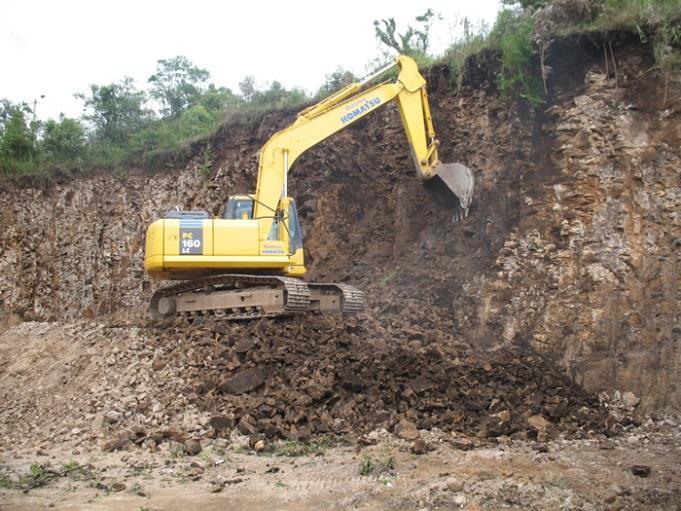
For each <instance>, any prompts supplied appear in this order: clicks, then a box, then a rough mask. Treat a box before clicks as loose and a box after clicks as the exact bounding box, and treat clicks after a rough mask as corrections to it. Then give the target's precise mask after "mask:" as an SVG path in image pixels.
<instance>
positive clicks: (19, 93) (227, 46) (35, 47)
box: [0, 0, 498, 119]
mask: <svg viewBox="0 0 681 511" xmlns="http://www.w3.org/2000/svg"><path fill="white" fill-rule="evenodd" d="M428 8H432V9H433V11H434V12H435V13H438V14H440V15H441V16H442V18H443V19H442V20H441V21H438V22H436V24H435V25H434V26H433V35H432V38H433V44H432V48H433V50H434V52H435V53H438V52H441V51H443V50H444V48H446V47H447V45H448V44H449V43H451V41H452V40H453V39H454V38H455V37H456V34H458V33H460V22H461V20H462V19H463V17H467V18H469V19H470V20H473V21H474V22H475V23H478V22H479V21H481V20H484V21H486V22H487V23H488V24H491V23H492V22H493V20H494V18H495V15H496V12H497V10H498V0H476V1H474V2H471V1H468V0H448V1H447V0H414V1H412V2H404V1H402V2H400V1H396V0H387V1H386V0H364V1H357V0H343V1H341V2H330V1H322V0H316V1H308V0H301V1H295V0H287V1H285V0H279V1H259V0H250V1H242V2H228V1H222V2H220V1H217V0H214V1H209V0H192V1H183V2H180V1H176V0H166V1H156V0H136V1H131V0H116V1H114V2H112V1H107V2H104V1H101V0H87V1H86V0H60V1H50V0H42V1H40V0H5V1H4V2H3V7H2V11H3V18H4V19H3V22H2V24H1V25H0V62H2V74H1V75H0V98H7V99H10V100H11V101H15V102H18V101H25V102H27V103H29V104H31V105H32V104H33V102H34V101H37V102H36V111H37V116H38V118H41V119H46V118H50V117H51V118H57V117H58V116H59V114H60V113H64V114H65V115H66V116H68V117H79V116H80V115H81V114H82V108H83V107H82V101H79V100H77V99H75V98H74V97H73V95H74V94H75V93H77V92H87V91H88V89H89V86H90V84H99V85H104V84H108V83H111V82H114V81H118V80H120V79H121V78H123V77H124V76H130V77H132V78H133V79H135V82H136V85H137V87H139V88H146V87H147V79H148V77H149V76H150V75H151V74H152V73H153V72H154V70H155V67H156V61H157V60H158V59H162V58H169V57H173V56H176V55H184V56H186V57H187V58H188V59H189V60H190V61H192V62H193V63H194V64H196V65H197V66H199V67H202V68H205V69H207V70H208V71H210V73H211V80H210V81H211V82H213V83H215V84H216V85H218V86H226V87H229V88H231V89H232V90H233V91H235V92H236V91H238V83H239V82H240V81H241V80H242V79H243V78H244V77H245V76H247V75H252V76H254V77H255V78H256V83H257V84H258V85H259V86H260V87H265V86H267V85H268V84H269V83H270V82H272V81H273V80H278V81H280V82H281V83H282V84H283V85H284V86H285V87H287V88H289V87H294V86H300V87H303V88H304V89H306V90H307V91H308V92H316V90H317V89H318V88H319V86H320V85H322V84H323V83H324V80H325V76H326V75H327V74H330V73H332V72H333V71H335V70H336V69H337V68H338V67H339V66H340V67H341V68H343V69H349V70H351V71H353V72H354V73H355V74H357V75H364V74H366V72H367V71H368V69H367V65H368V64H369V63H370V62H371V61H372V60H375V59H376V58H377V57H379V56H380V55H381V50H380V45H379V44H378V43H377V41H376V38H375V36H374V27H373V21H374V20H375V19H380V18H387V17H394V18H395V19H396V21H397V24H398V31H399V27H405V26H406V25H407V24H408V23H414V18H415V17H416V16H418V15H420V14H423V13H424V12H425V11H426V10H427V9H428ZM41 96H44V98H41Z"/></svg>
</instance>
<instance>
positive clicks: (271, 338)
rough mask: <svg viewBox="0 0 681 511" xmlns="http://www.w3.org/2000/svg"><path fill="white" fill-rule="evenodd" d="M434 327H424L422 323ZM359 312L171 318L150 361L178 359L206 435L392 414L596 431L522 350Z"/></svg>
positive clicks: (576, 394) (593, 413) (385, 423)
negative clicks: (182, 321) (391, 328)
mask: <svg viewBox="0 0 681 511" xmlns="http://www.w3.org/2000/svg"><path fill="white" fill-rule="evenodd" d="M432 326H434V325H432ZM381 330H382V327H381V325H380V324H378V323H377V322H374V321H369V320H365V321H362V320H355V321H349V322H346V323H345V324H341V323H337V322H336V321H334V320H333V319H329V318H312V319H310V318H308V319H305V320H294V321H281V320H280V321H263V322H261V323H256V324H242V325H236V326H232V325H227V326H225V325H223V324H214V323H211V322H209V323H208V324H206V325H202V326H198V327H192V328H190V329H186V328H175V329H173V330H171V331H169V332H164V333H162V334H160V335H158V336H154V337H152V338H151V339H150V340H151V341H152V342H154V343H157V347H158V348H159V351H160V352H159V353H157V358H156V359H155V362H154V363H155V364H156V366H157V367H160V366H164V367H165V366H168V365H172V366H182V367H184V368H185V369H184V376H185V379H186V381H187V385H186V386H185V388H184V389H183V393H184V395H185V396H186V397H187V399H188V400H189V402H191V403H194V404H195V405H196V407H197V408H198V409H200V410H204V411H208V412H209V413H210V414H211V415H212V418H211V420H210V425H211V426H212V429H213V434H216V435H228V434H229V433H230V432H231V430H232V429H235V428H236V429H237V430H238V431H240V432H241V433H243V434H247V435H256V434H262V435H265V436H266V437H270V438H271V437H293V438H299V439H308V438H309V437H310V435H312V434H322V433H349V432H351V431H360V432H361V431H366V430H371V429H374V428H378V427H387V428H389V429H393V428H395V426H396V425H398V424H399V423H400V421H407V422H409V423H412V424H413V425H414V426H415V427H416V428H419V429H423V428H427V429H430V428H433V427H437V428H440V429H442V430H444V431H460V432H465V433H467V434H474V435H477V436H479V437H483V438H486V437H497V436H500V435H514V436H516V437H519V438H528V437H530V438H537V437H539V438H541V439H547V438H549V437H550V436H551V435H552V434H555V433H557V432H558V431H563V432H565V433H567V434H569V435H584V434H586V433H587V432H588V431H590V430H596V431H604V430H607V429H608V427H609V425H608V424H607V421H606V417H607V414H606V413H605V412H604V410H602V409H600V408H599V406H598V401H597V400H596V399H594V398H593V397H591V396H589V395H588V394H586V393H585V392H584V391H583V390H582V389H580V388H579V387H577V386H576V385H574V384H572V383H570V381H569V380H568V379H567V378H566V377H565V376H564V375H563V374H561V372H560V371H558V370H557V369H556V368H555V367H553V366H552V365H551V364H550V363H548V362H547V361H545V360H543V359H541V358H539V357H537V356H536V355H533V354H531V353H523V352H522V351H521V350H519V349H502V350H498V351H496V352H493V353H484V354H481V353H476V352H474V351H472V350H471V349H470V348H469V347H468V346H466V345H463V344H457V343H456V342H451V341H449V342H447V343H443V342H438V339H437V337H438V335H437V334H436V333H435V332H438V331H439V330H436V329H434V328H431V324H430V322H429V321H427V320H426V321H424V323H423V324H421V325H419V326H415V325H414V324H413V323H412V326H411V327H407V328H403V329H401V330H400V331H401V332H402V337H403V338H402V339H395V338H393V337H392V336H391V335H385V334H384V333H383V332H381Z"/></svg>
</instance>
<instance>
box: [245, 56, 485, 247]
mask: <svg viewBox="0 0 681 511" xmlns="http://www.w3.org/2000/svg"><path fill="white" fill-rule="evenodd" d="M395 65H396V66H398V67H399V69H400V73H399V76H398V77H397V80H396V81H395V82H394V83H389V82H384V83H381V84H379V85H376V86H374V87H371V88H369V89H367V90H365V91H361V92H360V90H361V89H362V86H363V85H364V83H366V81H367V80H365V81H364V82H357V83H352V84H350V85H348V86H347V87H345V88H343V89H341V90H340V91H338V92H337V93H335V94H333V95H332V96H330V97H328V98H326V99H325V100H323V101H321V102H320V103H318V104H316V105H314V106H312V107H309V108H307V109H306V110H303V111H302V112H301V113H299V114H298V118H297V119H296V121H295V122H294V123H293V124H292V125H291V126H289V127H288V128H285V129H283V130H281V131H279V132H278V133H275V134H274V135H273V136H272V137H271V138H270V139H269V140H268V141H267V143H266V144H265V145H264V146H263V148H262V149H261V151H260V163H259V168H258V183H257V187H256V192H255V209H254V214H253V218H255V219H259V221H260V222H261V224H260V226H261V229H260V236H261V239H266V238H267V236H268V233H269V232H270V229H271V227H272V222H273V218H272V216H273V212H274V211H275V210H277V209H278V205H279V200H280V199H281V198H283V197H286V196H287V195H288V194H287V190H286V177H287V173H288V171H289V169H290V168H291V166H292V165H293V163H294V162H295V161H296V160H297V159H298V157H299V156H300V155H301V154H303V153H304V152H305V151H307V150H308V149H310V148H311V147H313V146H315V145H316V144H318V143H320V142H322V141H323V140H325V139H326V138H328V137H330V136H331V135H333V134H334V133H336V132H337V131H340V130H342V129H343V128H345V127H347V126H349V125H350V124H352V123H354V122H355V121H357V120H359V119H361V118H362V117H364V116H365V115H367V114H369V113H371V112H373V111H374V110H376V109H378V108H379V107H381V106H383V105H385V104H386V103H388V102H390V101H391V100H393V99H394V100H396V101H397V105H398V107H399V111H400V116H401V118H402V124H403V125H404V128H405V131H406V133H407V138H408V140H409V145H410V147H411V152H412V156H413V158H414V164H415V166H416V169H417V172H418V174H419V176H421V177H422V178H423V179H429V178H431V177H433V176H434V175H436V174H438V175H440V174H439V173H438V171H437V170H436V169H437V168H438V167H439V166H440V162H439V161H438V155H437V146H438V141H437V140H436V139H435V131H434V129H433V122H432V119H431V116H430V108H429V106H428V97H427V94H426V81H425V79H424V78H423V76H421V74H420V73H419V70H418V67H417V66H416V63H415V62H414V61H413V60H412V59H411V58H409V57H406V56H400V57H398V58H397V60H396V61H395V62H394V63H393V64H392V65H391V66H389V67H393V66H395ZM386 69H388V68H384V69H381V70H380V71H379V72H377V73H375V74H374V75H373V76H377V75H378V74H380V73H382V72H384V71H385V70H386ZM371 78H372V77H370V78H369V79H371ZM455 165H457V164H455ZM443 167H444V166H443ZM466 170H467V169H466ZM441 177H443V180H445V182H446V183H447V185H448V186H449V187H450V188H451V189H452V191H454V193H455V194H456V195H457V196H458V198H459V200H460V202H461V204H462V207H463V208H465V211H466V212H467V209H468V205H469V203H470V194H471V193H472V175H471V174H470V171H468V174H467V177H466V179H468V178H470V185H467V186H466V193H465V194H463V195H466V197H462V196H461V195H462V193H461V192H459V191H458V190H456V189H455V188H456V186H454V185H453V184H452V183H450V182H449V181H448V180H447V179H446V178H445V177H444V176H441Z"/></svg>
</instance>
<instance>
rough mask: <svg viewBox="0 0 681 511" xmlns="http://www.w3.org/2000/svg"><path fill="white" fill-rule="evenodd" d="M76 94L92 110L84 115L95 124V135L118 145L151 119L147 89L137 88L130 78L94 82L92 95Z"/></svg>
mask: <svg viewBox="0 0 681 511" xmlns="http://www.w3.org/2000/svg"><path fill="white" fill-rule="evenodd" d="M76 97H77V98H79V99H82V100H83V101H84V103H85V106H86V107H87V108H89V109H90V113H89V114H86V115H84V116H83V118H84V119H85V120H87V121H89V122H91V123H92V124H93V126H94V131H95V135H96V136H97V137H98V138H102V139H106V140H108V141H110V142H113V143H115V144H120V143H122V142H125V141H126V140H127V138H128V136H129V135H130V133H131V132H132V131H135V130H138V129H140V128H141V127H142V126H143V125H144V124H145V123H146V122H147V121H148V120H149V119H150V118H151V112H149V111H148V110H147V109H145V107H144V102H145V100H146V96H145V94H144V92H143V91H139V90H137V89H136V88H135V84H134V81H133V80H132V78H129V77H125V78H124V79H123V80H121V81H120V82H118V83H112V84H109V85H91V86H90V94H89V95H88V96H86V95H85V94H76Z"/></svg>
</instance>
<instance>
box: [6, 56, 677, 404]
mask: <svg viewBox="0 0 681 511" xmlns="http://www.w3.org/2000/svg"><path fill="white" fill-rule="evenodd" d="M553 51H554V52H556V51H558V49H557V47H555V46H554V48H553ZM571 51H572V52H573V53H569V52H568V54H569V58H565V59H561V57H560V55H554V59H555V62H552V66H553V68H554V77H553V79H552V82H551V83H550V84H549V85H550V87H551V91H552V92H551V96H550V103H549V104H548V105H547V106H546V109H545V111H543V112H540V113H539V114H536V115H530V113H528V112H526V111H525V110H524V109H523V108H522V107H520V108H519V107H517V106H516V105H511V104H508V103H507V102H504V101H502V100H500V99H499V98H498V97H497V95H496V92H495V90H494V87H493V85H492V84H493V76H492V74H491V73H490V74H485V70H484V69H483V68H480V69H478V68H476V70H475V71H476V72H475V77H469V79H468V80H466V81H464V83H466V84H467V86H466V87H465V88H464V89H463V90H461V91H459V92H455V91H453V90H451V88H450V87H449V86H448V76H447V75H446V72H445V71H444V70H435V71H433V72H432V73H431V74H430V76H428V77H427V78H428V81H429V87H430V92H431V99H432V103H433V104H432V109H433V113H434V121H435V124H436V128H437V130H438V135H439V138H440V140H441V143H442V151H441V156H442V159H443V160H445V161H462V162H464V163H466V164H468V165H469V166H470V167H471V168H473V169H474V171H475V173H476V179H477V192H476V197H475V206H474V208H473V210H472V212H471V216H470V217H469V218H468V219H466V220H465V221H464V222H461V223H459V224H452V223H451V220H450V218H449V214H448V212H447V211H446V210H445V209H443V208H442V207H440V206H439V205H438V204H437V203H435V202H434V201H433V200H432V198H431V196H430V195H429V194H428V193H427V191H425V190H424V189H423V188H422V187H421V186H420V185H419V184H418V180H417V179H416V177H415V175H414V170H413V169H412V165H411V158H410V155H409V152H408V149H407V145H406V138H405V136H404V134H403V133H402V128H401V125H400V121H399V116H398V115H397V112H396V111H395V110H394V109H393V108H386V109H383V110H381V111H379V112H377V113H375V114H373V115H372V116H371V117H370V118H369V119H368V120H365V121H360V122H359V123H357V124H356V125H355V126H353V127H351V128H350V129H348V130H345V131H343V132H341V133H339V134H338V135H336V136H334V137H332V138H331V139H330V140H329V141H327V142H325V143H323V144H321V145H320V146H318V147H317V148H315V149H313V150H312V151H310V152H309V153H308V154H306V155H304V156H303V158H301V160H300V161H299V162H298V164H297V166H296V169H295V172H293V173H292V176H291V183H290V189H291V192H292V193H293V194H294V195H295V196H296V198H297V199H298V203H299V207H300V210H301V217H302V218H301V220H302V223H303V229H304V233H305V240H306V248H307V256H308V264H309V268H310V277H311V278H319V279H322V278H323V279H340V280H348V281H351V282H353V283H355V284H357V285H360V286H362V287H363V288H365V289H366V290H367V292H368V294H369V301H370V310H369V312H368V314H370V315H372V316H373V317H374V318H377V319H379V320H380V321H381V322H382V324H384V325H385V331H386V332H395V331H400V332H402V334H401V335H406V336H409V335H410V334H409V331H410V324H409V321H408V320H407V319H405V318H407V317H413V311H422V314H423V315H425V316H427V317H429V318H431V317H446V318H447V320H446V321H443V322H442V324H443V328H447V329H451V328H452V327H451V326H449V325H451V320H452V319H453V323H454V325H455V326H454V327H453V329H454V331H453V332H451V331H448V332H447V333H448V334H454V335H456V336H457V337H459V338H460V339H462V340H466V341H469V342H472V343H474V344H478V345H481V346H484V347H493V346H496V345H498V344H503V343H506V344H511V343H513V344H523V343H527V344H530V345H532V346H533V347H535V348H537V349H540V350H542V351H544V352H546V353H549V354H552V355H555V357H556V358H557V359H558V360H559V361H560V363H561V364H562V365H563V366H564V367H565V369H566V371H567V372H568V374H570V375H571V376H572V377H573V378H574V379H575V380H576V381H578V382H579V383H582V384H584V385H585V386H586V387H587V388H588V389H590V390H607V391H614V390H615V389H620V390H632V391H633V392H634V393H636V394H638V395H640V396H641V397H642V398H643V405H644V406H645V407H647V408H648V409H652V408H659V407H663V406H674V407H678V406H679V404H681V402H680V399H681V398H679V397H678V392H677V387H676V385H677V384H676V382H677V381H678V380H679V376H681V375H680V373H681V370H680V369H679V365H680V363H681V353H680V352H679V348H678V344H679V337H680V335H681V327H680V322H679V310H680V309H681V308H680V305H681V298H680V296H679V294H680V291H679V283H680V282H679V279H680V275H681V271H680V261H679V253H680V251H681V217H680V215H681V213H680V212H681V188H680V182H679V175H680V170H679V169H681V149H680V147H681V144H680V142H681V128H679V125H680V124H681V123H680V122H679V121H680V119H681V113H679V111H678V104H677V105H676V106H674V105H673V104H672V105H669V106H663V105H662V103H661V102H662V98H663V94H662V92H661V88H662V87H663V86H664V84H663V80H661V79H659V77H657V76H656V74H655V72H654V71H650V64H651V61H650V55H649V48H640V47H635V48H630V47H623V48H618V47H616V52H617V54H618V74H617V76H614V74H613V73H612V69H609V70H608V71H609V72H606V70H605V69H604V65H603V64H604V63H603V62H602V61H601V60H600V59H599V58H597V57H595V56H596V55H599V53H598V49H597V48H596V49H594V50H593V51H592V50H590V49H585V48H584V47H579V46H575V47H574V48H573V49H572V50H571ZM561 64H562V65H563V68H561ZM471 82H474V83H471ZM469 85H474V86H475V87H469ZM291 119H292V117H291V114H290V113H286V112H283V113H282V112H275V113H271V114H267V115H265V116H262V117H260V118H257V119H253V120H249V121H245V120H242V121H240V122H236V123H234V124H232V125H230V126H228V127H226V128H225V129H224V130H223V131H222V132H221V133H219V134H218V135H217V136H216V137H215V139H214V140H212V142H211V143H212V146H213V148H214V150H215V152H216V153H217V154H218V158H217V160H216V161H215V163H214V165H213V167H212V168H211V169H209V170H210V171H211V172H210V175H207V173H206V172H205V171H203V170H202V165H201V163H200V162H201V161H202V158H201V157H200V156H198V157H197V158H196V160H195V161H194V162H192V163H190V164H189V165H188V166H187V167H186V168H184V169H168V170H165V171H156V172H142V171H130V172H129V173H128V175H126V176H112V175H108V174H105V173H100V174H97V175H95V176H89V177H77V176H74V177H72V178H62V179H60V180H59V181H58V182H55V183H53V184H51V185H49V186H44V187H31V186H24V187H8V188H6V189H4V190H0V208H1V213H0V219H1V221H2V226H3V229H2V230H1V231H0V300H1V302H0V320H3V321H18V320H20V319H38V320H45V319H52V320H72V319H76V318H80V317H86V318H95V317H97V318H102V317H133V318H134V317H140V316H141V315H142V313H143V310H144V306H145V303H146V300H147V298H148V296H149V294H150V291H151V289H152V287H153V286H154V285H155V284H154V283H151V282H149V281H148V280H147V278H146V277H145V275H144V272H143V269H142V260H143V242H144V231H145V228H146V226H147V225H148V224H149V223H150V222H151V221H152V220H153V219H154V218H156V217H157V216H158V214H159V213H161V212H163V211H164V210H166V209H169V208H172V207H174V206H176V205H177V206H179V207H181V208H185V209H207V210H209V211H210V212H211V213H213V214H218V213H219V212H220V208H221V205H222V203H223V201H224V200H225V199H226V197H227V195H229V194H230V193H234V192H244V191H247V190H250V189H252V188H253V187H254V184H255V183H254V180H255V177H254V176H255V169H256V163H257V153H258V150H259V148H260V146H261V145H262V144H263V143H264V141H265V140H266V139H267V137H268V136H269V134H271V133H272V132H273V131H276V130H277V129H279V128H281V127H283V126H285V125H286V124H287V123H289V122H290V121H291ZM405 311H410V312H411V314H404V312H405ZM389 340H390V339H386V341H388V342H389Z"/></svg>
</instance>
